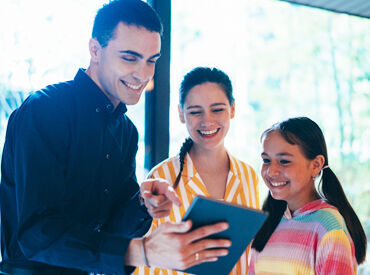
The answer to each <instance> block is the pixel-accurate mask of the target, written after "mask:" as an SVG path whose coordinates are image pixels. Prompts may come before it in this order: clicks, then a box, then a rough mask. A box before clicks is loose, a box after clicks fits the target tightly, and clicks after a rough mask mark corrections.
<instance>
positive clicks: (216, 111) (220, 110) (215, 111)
mask: <svg viewBox="0 0 370 275" xmlns="http://www.w3.org/2000/svg"><path fill="white" fill-rule="evenodd" d="M223 110H225V109H213V110H212V112H214V113H218V112H222V111H223Z"/></svg>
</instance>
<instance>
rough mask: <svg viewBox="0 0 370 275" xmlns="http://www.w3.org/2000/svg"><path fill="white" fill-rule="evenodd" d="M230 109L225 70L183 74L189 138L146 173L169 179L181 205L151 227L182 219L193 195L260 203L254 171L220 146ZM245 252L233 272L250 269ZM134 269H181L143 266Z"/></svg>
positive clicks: (182, 106)
mask: <svg viewBox="0 0 370 275" xmlns="http://www.w3.org/2000/svg"><path fill="white" fill-rule="evenodd" d="M234 113H235V104H234V98H233V94H232V85H231V81H230V79H229V77H228V76H227V75H226V74H225V73H224V72H222V71H220V70H218V69H215V68H213V69H211V68H204V67H198V68H195V69H194V70H192V71H191V72H189V73H188V74H187V75H185V77H184V79H183V81H182V83H181V87H180V104H179V115H180V120H181V122H182V123H185V125H186V128H187V130H188V133H189V135H190V137H189V138H187V139H186V140H185V142H184V143H183V145H182V147H181V149H180V153H179V155H177V156H175V157H172V158H169V159H167V160H165V161H163V162H162V163H160V164H159V165H157V166H156V167H154V168H153V169H152V171H151V172H150V173H149V177H152V178H164V179H167V180H168V181H169V182H170V183H171V184H172V185H173V187H174V188H175V191H176V192H177V195H178V196H179V197H180V198H181V200H182V205H181V206H180V207H177V206H173V208H172V210H171V213H170V215H169V216H168V217H166V218H161V219H155V220H154V221H153V225H152V227H153V228H155V227H157V226H158V225H160V224H162V223H164V222H165V221H171V222H179V221H181V218H182V217H183V215H184V213H185V212H186V210H187V209H188V207H189V205H190V203H191V202H192V200H193V198H194V197H195V196H197V195H203V196H208V197H213V198H217V199H223V200H225V201H229V202H234V203H238V204H241V205H244V206H248V207H253V208H258V207H259V198H258V192H257V183H258V178H257V175H256V173H255V171H254V170H253V169H252V167H251V166H249V165H247V164H246V163H244V162H242V161H240V160H238V159H236V158H235V157H233V156H232V155H231V154H229V153H228V152H227V150H226V148H225V146H224V138H225V136H226V134H227V132H228V130H229V126H230V119H232V118H233V117H234ZM147 245H149V243H148V244H147ZM248 252H249V249H247V250H246V251H245V252H244V253H243V255H242V256H241V258H240V259H239V261H238V263H237V264H236V266H235V267H234V269H233V271H232V273H231V274H246V273H247V272H248ZM195 257H196V258H197V259H196V260H197V261H199V262H201V260H202V259H204V258H205V257H206V255H204V253H196V254H195ZM192 260H194V259H192ZM149 265H150V261H149ZM135 274H183V273H182V272H178V271H173V270H161V269H159V268H155V267H152V268H150V269H149V268H147V267H145V268H144V267H141V268H138V269H136V271H135Z"/></svg>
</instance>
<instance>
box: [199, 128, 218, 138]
mask: <svg viewBox="0 0 370 275" xmlns="http://www.w3.org/2000/svg"><path fill="white" fill-rule="evenodd" d="M217 131H218V129H216V130H213V131H199V132H200V133H201V134H202V135H204V136H210V135H213V134H215V133H216V132H217Z"/></svg>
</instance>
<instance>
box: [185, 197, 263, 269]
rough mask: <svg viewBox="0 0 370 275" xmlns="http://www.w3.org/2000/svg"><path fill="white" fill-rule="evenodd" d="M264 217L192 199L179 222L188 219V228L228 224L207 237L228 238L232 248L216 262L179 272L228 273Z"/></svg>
mask: <svg viewBox="0 0 370 275" xmlns="http://www.w3.org/2000/svg"><path fill="white" fill-rule="evenodd" d="M266 218H267V214H265V213H264V212H262V211H260V210H257V209H253V208H248V207H244V206H241V205H237V204H234V203H229V202H225V201H221V200H216V199H211V198H208V197H204V196H196V197H195V198H194V200H193V201H192V203H191V205H190V206H189V209H188V211H186V213H185V215H184V217H183V219H182V220H183V221H186V220H191V221H192V222H193V227H192V229H195V228H198V227H200V226H203V225H209V224H215V223H217V222H222V221H226V222H228V223H229V228H228V229H227V230H225V231H223V232H220V233H217V234H214V235H211V236H210V237H209V238H212V239H229V240H231V242H232V245H231V247H229V248H228V250H229V254H228V255H226V256H220V257H219V258H218V260H217V261H216V262H206V263H202V264H200V265H196V266H193V267H190V268H188V269H186V270H183V271H184V272H187V273H193V274H199V275H203V274H204V275H205V274H207V275H209V274H213V275H217V274H220V275H225V274H229V273H230V271H231V270H232V269H233V267H234V266H235V264H236V263H237V262H238V260H239V258H240V257H241V255H242V254H243V252H244V251H245V250H246V249H247V246H248V245H249V243H250V242H251V241H252V239H253V238H254V236H255V235H256V234H257V232H258V230H259V229H260V228H261V226H262V225H263V223H264V222H265V220H266Z"/></svg>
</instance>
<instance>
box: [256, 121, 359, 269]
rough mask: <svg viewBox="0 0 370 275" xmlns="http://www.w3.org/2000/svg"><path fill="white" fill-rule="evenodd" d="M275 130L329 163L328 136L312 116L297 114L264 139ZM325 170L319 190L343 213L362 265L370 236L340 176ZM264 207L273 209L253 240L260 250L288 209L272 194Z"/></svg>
mask: <svg viewBox="0 0 370 275" xmlns="http://www.w3.org/2000/svg"><path fill="white" fill-rule="evenodd" d="M272 131H278V132H279V133H280V134H281V135H282V137H283V138H284V139H285V140H286V141H287V142H288V143H290V144H296V145H298V146H299V147H300V148H301V150H302V152H303V154H304V155H305V157H306V158H307V159H309V160H313V159H314V158H315V157H316V156H318V155H323V156H324V157H325V163H324V166H327V165H328V163H329V162H328V153H327V148H326V142H325V138H324V135H323V133H322V131H321V129H320V127H319V126H318V125H317V124H316V123H315V122H314V121H312V120H311V119H309V118H307V117H296V118H290V119H287V120H285V121H282V122H280V123H277V124H274V125H273V126H272V127H270V128H269V129H267V130H266V131H264V132H263V134H262V136H261V139H262V138H263V137H265V136H266V135H267V134H268V133H270V132H272ZM322 172H323V175H322V178H321V180H320V183H319V188H318V189H319V190H318V192H319V193H320V195H321V196H322V197H323V198H325V199H326V200H327V202H328V203H329V204H331V205H333V206H335V207H336V208H337V209H338V211H339V212H340V214H341V215H342V216H343V218H344V221H345V223H346V226H347V229H348V231H349V234H350V235H351V238H352V240H353V243H354V246H355V255H356V260H357V263H358V264H360V263H362V262H363V261H364V260H365V256H366V235H365V232H364V229H363V227H362V225H361V222H360V220H359V218H358V217H357V215H356V213H355V211H354V210H353V208H352V206H351V205H350V203H349V202H348V200H347V197H346V195H345V194H344V191H343V188H342V186H341V184H340V182H339V180H338V178H337V176H336V175H335V174H334V172H333V171H332V170H331V169H330V168H329V167H327V168H325V169H323V170H322ZM262 209H263V210H264V211H267V212H269V213H270V216H269V217H268V219H267V221H266V223H265V224H264V225H263V226H262V228H261V230H260V231H259V232H258V233H257V235H256V237H255V239H254V241H253V244H252V247H253V248H255V249H256V250H257V251H262V250H263V248H264V247H265V245H266V243H267V241H268V239H269V238H270V236H271V234H272V233H273V232H274V230H275V228H276V227H277V225H278V224H279V222H280V220H281V218H282V216H283V214H284V211H285V209H286V202H285V201H280V200H275V199H274V198H272V196H271V195H270V194H269V196H268V197H267V199H266V200H265V202H264V204H263V207H262Z"/></svg>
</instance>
